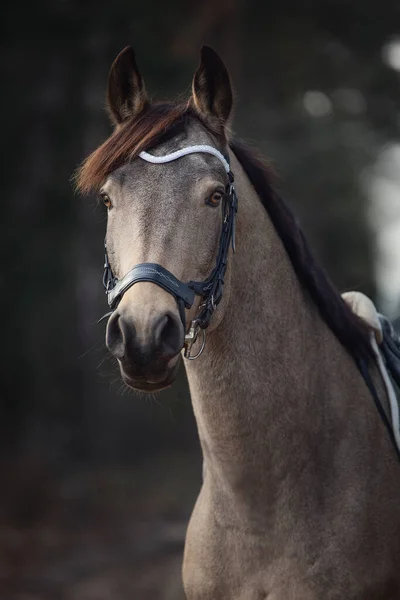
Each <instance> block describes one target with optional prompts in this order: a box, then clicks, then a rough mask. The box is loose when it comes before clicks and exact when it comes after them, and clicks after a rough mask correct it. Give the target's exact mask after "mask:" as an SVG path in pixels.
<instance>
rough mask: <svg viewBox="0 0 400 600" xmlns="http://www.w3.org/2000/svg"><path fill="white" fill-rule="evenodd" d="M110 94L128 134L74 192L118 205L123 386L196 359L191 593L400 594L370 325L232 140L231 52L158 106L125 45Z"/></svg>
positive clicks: (117, 126) (150, 380) (119, 132)
mask: <svg viewBox="0 0 400 600" xmlns="http://www.w3.org/2000/svg"><path fill="white" fill-rule="evenodd" d="M107 104H108V110H109V114H110V117H111V120H112V123H113V124H114V131H113V133H112V134H111V136H110V137H109V138H108V139H106V141H105V142H104V143H103V144H102V145H101V146H99V147H98V148H97V149H96V150H95V151H94V152H93V153H92V154H91V155H90V156H89V157H88V158H87V159H86V161H85V162H84V163H83V164H82V166H81V168H80V170H79V172H78V175H77V186H78V189H79V190H80V191H81V192H82V193H88V192H90V191H92V190H95V191H96V192H97V193H98V194H99V195H100V197H101V198H102V200H103V202H104V204H105V206H106V207H107V213H108V220H107V234H106V243H105V244H106V261H105V276H104V284H105V287H106V291H107V295H108V299H109V304H110V307H111V313H109V314H108V315H107V317H108V322H107V329H106V344H107V347H108V349H109V350H110V352H111V354H112V355H113V356H114V357H115V358H116V359H117V362H118V364H119V367H120V372H121V376H122V379H123V381H124V382H125V383H126V384H127V385H128V386H130V387H132V388H135V389H137V390H141V391H145V392H155V391H158V390H161V389H163V388H165V387H167V386H170V385H171V384H172V383H173V381H174V379H175V377H176V374H177V371H178V369H179V366H180V364H181V363H182V362H183V363H184V366H185V369H186V373H187V379H188V382H189V388H190V395H191V401H192V405H193V410H194V414H195V418H196V422H197V427H198V433H199V439H200V444H201V448H202V454H203V465H204V467H203V482H202V486H201V490H200V492H199V495H198V498H197V501H196V503H195V506H194V509H193V512H192V515H191V518H190V522H189V525H188V529H187V534H186V541H185V550H184V558H183V571H182V573H183V585H184V590H185V593H186V596H187V598H188V600H211V599H212V600H222V599H224V600H228V599H232V600H261V599H265V598H268V600H316V599H318V600H321V599H322V598H323V599H324V600H339V599H340V600H344V599H346V600H369V599H371V600H372V599H374V600H376V599H378V598H379V599H384V600H394V599H397V600H398V599H399V598H400V477H399V471H398V470H397V469H398V457H397V456H396V453H395V450H394V448H393V445H392V443H391V439H390V435H389V434H388V431H387V429H386V428H385V424H384V422H383V421H382V418H381V416H380V415H379V413H378V411H377V410H376V406H375V404H374V401H373V394H372V393H371V386H373V387H372V389H373V390H375V391H376V394H377V395H378V396H379V397H380V398H382V399H384V397H385V392H384V387H383V383H382V380H381V378H380V375H379V372H378V370H377V368H376V365H375V362H374V360H373V356H372V353H371V347H370V338H369V330H368V327H367V325H366V323H365V322H364V321H363V320H362V319H361V318H359V317H357V316H356V315H354V314H353V312H352V311H351V310H350V309H349V307H348V306H347V304H346V303H345V302H344V300H343V298H342V297H341V296H340V294H339V293H338V292H337V291H336V289H335V288H334V286H333V285H332V284H331V283H330V281H329V279H328V277H327V275H325V273H324V271H323V269H322V267H321V266H320V265H319V264H318V262H317V260H316V259H315V258H314V256H313V254H312V252H311V250H310V248H309V245H308V243H307V241H306V239H305V237H304V235H303V233H302V231H301V229H300V227H299V225H298V223H297V221H296V219H295V218H294V216H293V214H292V212H291V211H290V210H289V208H288V207H287V206H286V204H285V203H284V202H283V201H282V199H281V198H280V196H279V194H278V193H277V192H276V191H275V189H274V185H273V177H272V175H271V172H270V168H269V167H268V166H266V165H265V163H264V161H263V160H262V159H260V158H259V157H258V156H257V155H255V154H254V152H253V151H250V150H249V149H248V148H247V147H246V146H245V145H244V144H243V143H241V142H239V141H238V140H236V139H235V138H234V136H233V135H232V134H231V119H232V105H233V93H232V86H231V82H230V77H229V74H228V71H227V69H226V67H225V65H224V63H223V61H222V59H221V58H220V57H219V56H218V55H217V54H216V53H215V52H214V51H213V50H212V49H210V48H208V47H203V48H202V50H201V57H200V63H199V66H198V68H197V70H196V71H195V74H194V77H193V82H192V91H191V95H190V98H189V99H188V101H187V102H185V103H179V102H162V103H157V102H156V103H152V102H150V101H149V99H148V96H147V93H146V89H145V85H144V81H143V78H142V76H141V74H140V71H139V69H138V66H137V62H136V59H135V55H134V52H133V50H132V49H131V48H130V47H128V48H126V49H125V50H123V51H122V52H121V53H120V54H119V55H118V57H117V58H116V59H115V61H114V63H113V65H112V67H111V71H110V75H109V81H108V92H107ZM362 365H364V368H361V366H362ZM382 402H384V400H382Z"/></svg>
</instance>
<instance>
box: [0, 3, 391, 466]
mask: <svg viewBox="0 0 400 600" xmlns="http://www.w3.org/2000/svg"><path fill="white" fill-rule="evenodd" d="M399 11H400V5H399V4H398V3H397V2H394V1H392V0H383V1H382V2H380V3H378V4H377V3H376V2H373V1H372V0H366V1H365V2H363V3H360V2H357V1H356V0H346V2H344V1H343V0H342V1H339V0H336V1H333V0H332V1H328V0H325V1H322V2H312V1H311V0H306V1H303V2H300V3H299V2H295V1H294V0H283V1H282V2H280V3H279V4H276V3H275V4H274V5H271V4H270V3H265V2H261V1H259V0H252V1H250V2H244V1H243V0H223V1H222V0H221V2H217V3H216V2H211V1H210V0H205V1H204V2H202V3H192V4H190V3H189V4H188V3H187V2H183V0H175V1H174V2H173V3H172V4H171V3H170V4H169V5H168V9H167V8H166V5H165V3H163V2H161V1H160V0H156V1H155V2H148V3H143V2H136V3H132V2H128V1H127V0H115V1H114V2H112V3H103V4H98V3H94V2H93V1H89V2H86V3H81V2H78V1H77V0H57V1H52V2H50V0H43V1H42V2H41V3H36V4H32V3H28V2H18V3H8V7H7V11H4V13H3V20H2V24H1V27H2V29H3V35H2V37H1V49H2V53H1V57H2V58H1V64H2V72H3V93H2V99H1V100H2V102H3V110H2V116H3V124H2V132H3V139H4V144H3V146H4V151H3V161H2V163H3V173H4V175H3V181H4V186H5V198H7V202H6V204H5V206H4V210H3V222H4V226H3V299H4V302H5V303H6V302H7V305H5V306H4V312H3V314H4V317H3V340H4V352H3V354H4V357H3V360H2V363H1V377H2V381H3V386H4V392H3V394H2V396H1V403H0V410H1V427H2V437H1V440H2V444H3V446H4V449H6V448H9V447H10V440H13V441H14V442H16V443H17V445H18V446H19V447H20V448H22V449H24V448H25V449H27V448H32V447H38V448H40V449H41V451H42V452H44V453H46V454H47V455H48V456H51V457H53V458H54V459H55V460H56V464H57V465H59V464H61V462H60V460H61V459H62V458H65V457H68V461H67V463H68V462H71V461H72V462H80V461H83V460H98V461H102V462H104V461H110V460H111V461H122V460H123V459H124V458H125V459H126V460H131V459H133V458H135V457H140V455H141V454H143V455H145V454H148V453H149V452H153V451H159V450H162V449H163V448H166V447H172V446H174V445H176V447H177V448H179V449H181V450H182V451H183V450H184V449H189V448H193V447H194V446H195V445H196V443H197V440H196V434H195V428H194V423H193V419H192V416H191V412H190V406H189V402H188V398H187V392H186V388H185V383H184V380H183V378H182V380H181V381H180V384H179V386H178V387H177V388H174V389H173V390H172V391H171V392H170V393H169V395H168V394H167V395H166V396H165V398H164V399H163V400H161V402H163V403H165V405H163V407H161V406H159V405H158V404H157V405H156V406H154V403H153V404H152V403H151V401H150V402H149V401H148V400H138V399H137V398H136V397H135V398H134V399H133V398H132V397H131V396H121V395H120V394H118V388H119V386H120V384H119V383H117V384H116V386H115V385H114V386H112V387H111V388H109V375H110V372H111V373H112V374H113V375H112V377H113V378H114V379H115V380H118V374H117V373H116V372H115V368H114V367H110V366H108V365H109V364H111V363H109V362H108V361H107V362H106V363H104V362H102V364H101V366H99V368H98V365H99V363H100V362H101V361H103V359H104V357H105V356H106V353H105V351H104V347H103V341H102V338H103V333H102V328H101V327H98V326H97V325H96V324H95V321H96V319H97V317H98V316H100V315H101V314H102V311H103V310H104V308H105V302H104V297H103V294H102V289H101V270H102V238H103V234H104V227H105V216H104V214H103V213H102V211H101V210H100V209H99V208H96V206H95V200H91V201H89V203H88V202H87V201H86V200H85V201H82V200H81V199H78V198H76V197H74V196H73V192H72V188H71V185H70V183H69V179H70V176H71V174H72V172H73V171H74V169H75V167H76V166H77V164H78V163H79V162H80V160H81V159H83V157H84V156H85V155H86V154H87V153H88V152H89V151H90V150H92V149H93V148H95V147H96V145H97V144H99V143H100V142H101V141H102V139H104V137H105V136H106V135H107V134H108V132H109V131H110V129H109V125H108V124H107V119H106V114H105V111H104V90H105V85H106V79H107V72H108V69H109V65H110V64H111V61H112V59H113V58H114V56H115V55H116V53H117V52H118V51H119V50H120V49H121V48H122V47H123V46H124V45H126V44H130V43H132V44H133V45H134V46H135V48H136V51H137V55H138V61H139V64H140V67H141V69H142V71H143V73H144V75H145V78H146V82H147V86H148V88H149V89H150V91H151V92H154V91H157V96H158V97H161V98H163V97H164V98H165V97H169V96H171V95H173V94H175V93H182V90H188V89H189V85H190V81H191V76H192V72H193V69H194V66H195V64H196V61H197V53H198V47H199V46H200V45H201V44H202V43H208V44H210V45H212V46H214V47H215V48H216V50H218V51H220V52H221V54H222V55H223V57H224V59H225V60H226V63H227V65H228V67H229V68H230V70H231V72H232V74H233V79H234V82H235V86H236V90H237V96H238V105H237V114H236V120H235V129H236V131H237V132H238V133H239V134H240V135H241V136H243V137H244V138H246V139H248V140H251V142H252V143H254V145H256V146H258V147H259V148H260V149H261V150H262V151H263V152H265V153H266V154H267V155H269V156H271V157H272V159H273V161H274V162H275V163H276V165H277V167H278V170H279V172H280V174H281V175H282V182H281V184H280V187H281V188H282V193H283V195H284V196H287V198H288V199H289V201H290V203H291V204H292V206H293V207H294V210H295V212H296V213H297V214H298V215H299V217H300V219H301V221H302V223H303V225H304V229H305V230H306V233H307V234H308V235H309V237H310V238H311V240H312V243H313V245H314V247H315V250H316V252H317V254H318V255H319V257H320V258H321V261H322V262H323V264H324V265H325V267H326V269H327V270H328V272H329V273H330V275H331V276H332V278H333V279H334V281H335V282H336V284H337V285H338V286H339V287H340V288H351V287H356V288H358V289H361V290H363V291H366V292H367V293H369V294H372V295H374V290H375V284H374V278H373V268H372V265H373V249H374V241H373V238H372V236H371V232H370V231H369V229H368V226H367V223H366V218H365V214H366V198H365V196H364V194H363V191H362V189H361V187H360V185H359V181H358V180H359V176H360V173H362V171H363V169H364V168H365V167H367V166H368V165H370V164H371V163H373V161H374V160H375V157H376V155H377V152H378V151H379V148H380V147H381V145H382V144H383V143H385V142H386V141H387V140H390V139H395V138H398V135H399V131H398V127H399V123H398V109H399V106H398V104H399V98H398V81H397V79H396V77H395V74H394V73H393V72H391V71H390V69H389V68H387V67H386V66H385V65H384V64H383V62H382V58H381V49H382V45H383V44H384V43H385V42H386V41H387V40H388V39H389V38H390V36H392V35H393V34H394V33H396V30H395V27H396V23H399Z"/></svg>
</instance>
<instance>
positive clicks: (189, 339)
mask: <svg viewBox="0 0 400 600" xmlns="http://www.w3.org/2000/svg"><path fill="white" fill-rule="evenodd" d="M199 331H200V327H199V322H198V320H197V319H194V321H192V322H191V323H190V327H189V331H188V333H187V334H186V335H185V351H184V357H185V358H187V359H188V360H196V358H199V356H200V354H201V353H202V352H203V350H204V347H205V345H206V330H205V329H202V330H201V331H202V332H203V339H202V342H201V346H200V350H199V351H198V353H197V354H195V355H194V356H192V355H191V354H190V353H191V351H192V347H193V344H195V343H196V340H197V336H198V334H199Z"/></svg>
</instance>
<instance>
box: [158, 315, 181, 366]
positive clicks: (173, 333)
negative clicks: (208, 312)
mask: <svg viewBox="0 0 400 600" xmlns="http://www.w3.org/2000/svg"><path fill="white" fill-rule="evenodd" d="M154 341H155V344H156V346H157V347H158V348H159V350H160V352H161V354H162V355H163V356H165V357H167V358H169V357H173V356H175V355H176V354H178V352H179V351H180V350H181V348H182V346H183V327H182V326H181V322H180V321H179V320H178V319H177V318H176V317H175V316H174V315H173V314H171V313H167V314H166V315H163V316H162V317H161V318H160V320H159V321H158V323H157V324H156V326H155V328H154Z"/></svg>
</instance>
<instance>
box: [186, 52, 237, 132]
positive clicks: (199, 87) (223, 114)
mask: <svg viewBox="0 0 400 600" xmlns="http://www.w3.org/2000/svg"><path fill="white" fill-rule="evenodd" d="M192 94H193V95H192V98H191V103H192V104H193V105H194V107H195V109H196V110H197V112H198V113H199V114H200V116H202V117H203V118H205V119H206V120H209V121H210V124H212V125H213V126H214V127H215V126H217V127H218V126H219V127H222V128H223V127H224V126H225V124H226V122H227V121H228V119H229V116H230V114H231V110H232V102H233V100H232V87H231V82H230V79H229V75H228V71H227V69H226V67H225V65H224V63H223V62H222V60H221V58H220V57H219V56H218V54H217V53H216V52H214V50H212V49H211V48H209V47H208V46H203V47H202V49H201V54H200V64H199V66H198V68H197V71H196V72H195V74H194V77H193V83H192Z"/></svg>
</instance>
